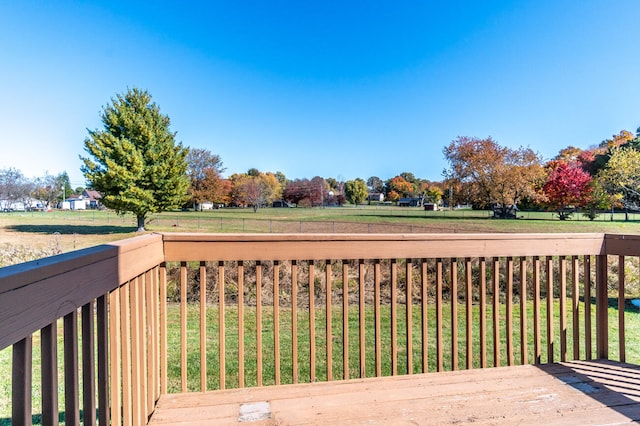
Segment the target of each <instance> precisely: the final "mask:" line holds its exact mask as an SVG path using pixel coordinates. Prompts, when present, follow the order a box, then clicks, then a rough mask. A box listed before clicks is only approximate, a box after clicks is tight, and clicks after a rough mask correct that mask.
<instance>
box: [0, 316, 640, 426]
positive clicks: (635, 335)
mask: <svg viewBox="0 0 640 426" xmlns="http://www.w3.org/2000/svg"><path fill="white" fill-rule="evenodd" d="M449 309H450V305H445V307H444V311H443V318H445V324H444V326H443V342H444V351H443V352H444V358H443V364H444V368H445V370H451V368H452V365H451V352H450V348H451V324H450V321H449V318H450V310H449ZM580 310H581V318H583V311H582V310H583V305H582V304H581V305H580ZM168 311H169V312H168V323H169V335H168V343H169V344H168V347H169V351H170V352H169V354H168V365H169V391H170V392H178V391H179V390H180V373H181V372H180V351H179V348H180V343H179V342H180V335H179V315H180V310H179V305H176V304H170V305H169V309H168ZM336 311H339V309H338V308H337V307H336V309H335V310H334V316H333V319H332V334H333V339H334V343H333V352H332V360H333V361H332V362H333V364H332V365H333V377H334V379H340V378H341V377H342V374H343V372H342V338H341V336H342V318H341V312H336ZM527 311H528V313H527V316H528V318H529V320H528V340H529V343H528V354H529V362H532V361H533V359H534V353H533V349H534V346H533V321H532V319H531V318H532V316H533V305H532V304H531V303H529V304H528V305H527ZM187 315H188V320H189V321H188V330H187V336H188V342H187V346H188V348H189V352H188V385H189V390H191V391H198V390H199V389H200V384H199V377H200V371H199V365H200V355H199V349H200V348H199V345H200V343H199V342H200V336H199V331H198V330H199V319H200V314H199V309H198V306H196V305H190V306H189V307H188V314H187ZM427 315H428V319H429V321H428V323H429V330H428V336H429V338H428V341H429V348H428V353H429V365H428V370H429V371H430V372H433V371H436V367H437V366H436V357H435V354H436V348H435V335H436V329H435V310H434V309H433V306H431V307H430V308H429V310H428V314H427ZM458 315H459V316H458V330H459V332H458V347H459V353H458V355H459V363H458V368H460V369H464V368H465V364H466V360H465V357H466V341H465V336H464V332H463V331H462V330H464V324H465V319H466V312H465V305H464V304H460V305H459V306H458ZM617 315H618V312H617V310H616V309H614V308H610V309H609V323H610V324H612V327H611V329H610V342H609V347H610V354H611V358H612V359H616V357H617V356H618V352H617V351H618V340H617V332H616V331H617V330H616V327H615V326H616V325H617ZM420 316H421V311H420V308H419V306H414V308H413V328H412V335H413V339H414V343H413V347H414V351H413V365H414V368H413V372H414V373H418V372H420V371H421V368H422V366H421V356H422V353H421V347H420V344H419V342H420V338H421V330H420V328H419V324H420ZM472 316H473V318H475V321H474V330H473V338H474V344H473V353H474V360H473V365H474V367H478V366H479V344H478V336H479V329H478V324H479V321H478V318H479V307H478V306H474V307H473V311H472ZM519 316H520V312H519V306H514V312H513V317H514V322H513V329H514V330H515V331H514V355H515V356H514V361H515V364H520V355H519V354H520V336H519V331H518V330H519V327H520V326H519V320H518V319H519ZM554 316H555V320H554V324H555V330H554V335H555V342H556V343H555V345H554V349H555V351H554V355H553V359H554V360H556V361H558V360H560V343H559V342H560V337H559V336H560V330H559V312H558V310H557V304H556V309H555V313H554ZM381 317H382V320H381V323H382V346H383V350H382V353H383V356H382V371H383V374H384V375H389V374H390V372H391V356H390V344H391V343H390V341H391V337H390V336H391V320H390V309H389V307H388V306H386V307H383V309H382V312H381ZM217 318H218V312H217V309H216V308H215V307H213V306H211V307H209V308H208V310H207V360H208V361H207V370H208V383H207V388H208V389H217V388H219V386H220V382H219V376H218V371H219V370H218V367H219V364H218V324H217ZM225 318H226V321H225V330H226V340H225V342H226V343H225V345H226V348H227V351H226V356H225V360H226V362H225V363H226V371H227V376H226V380H225V384H226V387H227V388H234V387H237V386H238V361H237V360H238V356H237V353H238V324H239V322H238V314H237V309H236V308H235V307H228V308H227V311H226V315H225ZM365 318H366V326H367V328H366V333H365V334H366V343H365V346H366V348H367V356H366V361H365V363H366V373H367V376H368V377H372V376H374V375H375V370H374V366H375V360H374V351H373V348H374V338H375V337H374V329H373V324H374V322H373V311H372V310H371V309H367V311H366V314H365ZM404 318H405V316H404V311H403V307H402V306H400V307H399V311H398V336H399V342H398V345H399V347H400V348H403V347H404V346H405V342H406V323H405V322H404ZM491 318H492V311H491V306H487V328H488V330H487V337H488V339H487V364H488V365H489V366H492V365H493V363H494V358H493V349H492V348H493V346H492V345H493V338H492V333H491V329H492V322H491ZM500 318H501V322H500V330H501V332H500V339H501V344H500V347H501V355H500V358H501V363H500V364H501V365H507V353H506V325H505V318H506V317H505V311H504V306H503V307H501V312H500ZM541 318H542V330H543V331H542V362H546V361H547V360H548V359H549V358H548V353H547V342H546V333H545V332H544V330H545V327H546V323H545V318H546V304H545V303H542V304H541ZM592 323H593V324H594V323H595V321H593V322H592ZM244 324H245V330H246V331H245V339H244V345H245V354H246V357H245V377H246V386H255V385H256V384H257V370H256V356H255V354H256V353H257V346H256V332H255V330H256V329H257V327H256V323H255V308H246V310H245V318H244ZM279 324H280V328H281V335H280V350H281V355H282V364H281V374H282V383H292V381H293V377H292V359H291V345H292V343H291V342H292V339H291V329H292V328H291V314H290V311H287V310H282V311H281V317H280V323H279ZM308 325H309V318H308V314H305V313H302V312H301V313H299V315H298V327H299V330H301V331H299V336H298V339H299V340H298V351H299V365H300V369H299V376H298V380H299V381H300V382H308V381H309V377H310V371H309V354H310V349H309V348H310V341H309V334H308V332H304V331H302V330H308ZM262 330H263V332H262V337H263V357H264V361H263V374H264V379H263V380H264V381H263V384H265V385H269V384H273V383H274V377H275V370H274V367H275V362H274V358H273V353H274V338H273V332H272V331H273V315H272V311H271V309H270V308H267V307H265V308H263V327H262ZM349 330H350V332H349V333H350V338H349V341H350V349H349V353H350V363H349V369H350V372H349V373H350V376H351V377H357V376H358V375H359V364H358V362H359V359H358V357H359V349H358V346H357V344H358V312H357V310H356V309H352V310H351V311H350V315H349ZM571 330H572V327H571V318H570V316H569V317H568V333H567V352H568V358H572V354H573V347H572V342H573V338H572V334H571V333H572V331H571ZM625 331H626V339H627V345H626V348H627V354H626V355H627V361H628V362H632V363H640V312H627V313H626V327H625ZM58 339H59V343H58V346H59V348H62V327H61V324H60V326H59V327H58ZM325 339H326V333H325V313H324V310H323V309H318V310H316V353H317V365H316V377H317V380H320V381H323V380H326V377H327V376H326V352H325ZM580 339H581V342H584V330H582V331H581V337H580ZM594 341H595V338H594ZM33 347H34V362H33V363H34V377H33V386H34V390H33V409H34V413H39V412H40V411H39V410H40V376H39V368H38V367H39V363H40V351H39V334H37V333H36V334H35V335H34V341H33ZM580 353H581V356H582V357H584V348H583V347H581V352H580ZM62 357H63V353H62V350H61V351H60V353H59V360H58V365H59V366H60V373H62V365H63V358H62ZM10 360H11V349H10V348H8V349H6V350H3V351H0V377H7V378H8V377H11V370H10V365H11V363H10ZM398 371H399V373H400V374H406V372H407V364H406V351H403V350H400V351H399V354H398ZM59 380H60V383H63V376H62V374H60V376H59ZM10 395H11V383H10V380H0V426H4V425H9V424H10V420H9V418H10V416H11V409H10V407H11V404H10ZM59 404H60V410H61V411H64V392H62V388H61V393H60V395H59ZM38 421H39V418H38V417H37V416H36V417H34V422H35V423H36V424H37V423H38Z"/></svg>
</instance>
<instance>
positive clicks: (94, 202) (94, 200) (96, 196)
mask: <svg viewBox="0 0 640 426" xmlns="http://www.w3.org/2000/svg"><path fill="white" fill-rule="evenodd" d="M82 197H83V198H85V199H87V200H89V204H88V207H89V208H90V209H101V208H102V204H101V203H100V200H101V199H102V194H101V193H99V192H98V191H94V190H93V189H85V190H84V191H82Z"/></svg>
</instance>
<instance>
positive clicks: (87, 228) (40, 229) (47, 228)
mask: <svg viewBox="0 0 640 426" xmlns="http://www.w3.org/2000/svg"><path fill="white" fill-rule="evenodd" d="M7 229H10V230H13V231H16V232H28V233H32V234H46V235H51V234H55V233H58V234H64V235H72V234H80V235H107V234H130V233H131V232H135V230H136V228H135V227H133V226H111V225H98V226H92V225H12V226H8V227H7Z"/></svg>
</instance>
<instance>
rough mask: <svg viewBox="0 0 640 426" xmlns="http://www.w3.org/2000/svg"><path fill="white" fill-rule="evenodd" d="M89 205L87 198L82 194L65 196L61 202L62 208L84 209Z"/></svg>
mask: <svg viewBox="0 0 640 426" xmlns="http://www.w3.org/2000/svg"><path fill="white" fill-rule="evenodd" d="M87 205H89V199H88V198H84V197H83V196H82V195H80V196H77V197H71V198H67V199H66V200H65V201H63V202H62V209H63V210H86V209H87Z"/></svg>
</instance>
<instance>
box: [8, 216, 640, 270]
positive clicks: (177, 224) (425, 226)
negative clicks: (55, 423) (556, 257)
mask: <svg viewBox="0 0 640 426" xmlns="http://www.w3.org/2000/svg"><path fill="white" fill-rule="evenodd" d="M520 215H521V216H522V218H521V219H517V220H513V219H511V220H497V219H492V218H491V217H490V214H489V212H486V211H474V210H454V211H449V210H442V211H436V212H431V211H424V210H421V209H419V208H403V207H395V206H383V207H379V206H358V207H331V208H312V209H311V208H308V209H303V208H299V209H298V208H290V209H275V208H266V209H260V210H258V212H257V213H254V212H253V210H252V209H220V210H213V211H206V212H165V213H162V214H155V215H152V216H151V217H150V218H149V221H148V224H147V231H148V232H153V231H162V232H224V233H228V232H257V233H265V232H294V233H297V232H305V233H309V232H321V233H328V232H339V233H344V232H358V233H363V232H365V233H366V232H368V233H387V232H388V233H452V232H457V233H461V232H474V233H477V232H499V233H515V232H612V233H638V232H639V229H638V223H639V222H640V215H637V214H631V215H630V221H628V222H625V221H624V214H622V213H616V214H614V215H611V214H610V213H603V214H601V215H600V216H599V217H598V218H597V219H596V220H595V221H593V222H591V221H588V220H586V218H584V217H583V216H582V215H579V214H576V215H574V217H573V219H572V220H568V221H560V220H558V219H557V218H556V217H555V215H554V214H553V213H548V212H521V214H520ZM611 219H613V220H611ZM135 223H136V222H135V218H134V217H133V216H132V215H130V214H129V215H125V216H118V215H116V214H115V213H113V212H109V211H53V212H44V213H43V212H28V213H25V212H13V213H0V252H2V251H4V252H6V251H7V250H8V248H9V247H12V248H13V250H14V251H15V252H14V253H13V257H19V258H20V259H18V260H19V261H22V260H29V259H30V258H34V257H37V256H38V255H39V254H40V253H43V254H45V255H49V254H52V253H53V252H56V251H58V252H66V251H71V250H74V249H79V248H84V247H89V246H93V245H97V244H103V243H107V242H110V241H115V240H120V239H125V238H128V237H131V236H134V235H136V226H135ZM16 247H17V248H18V250H17V251H16ZM5 264H6V263H1V262H0V266H2V265H5Z"/></svg>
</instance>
